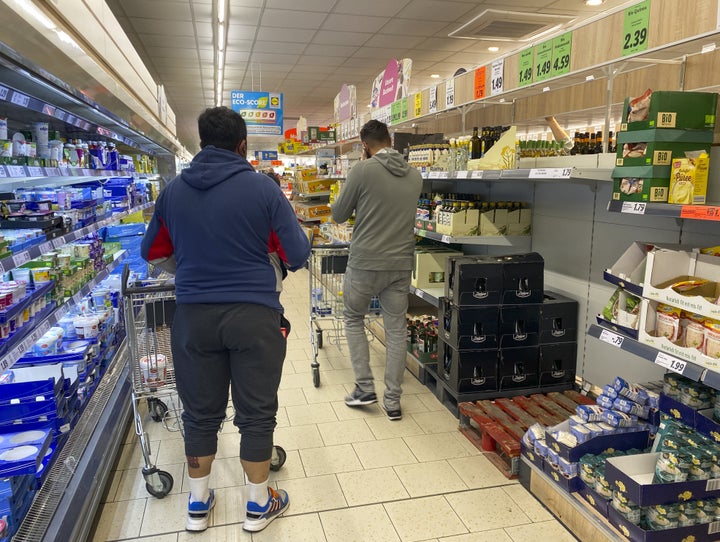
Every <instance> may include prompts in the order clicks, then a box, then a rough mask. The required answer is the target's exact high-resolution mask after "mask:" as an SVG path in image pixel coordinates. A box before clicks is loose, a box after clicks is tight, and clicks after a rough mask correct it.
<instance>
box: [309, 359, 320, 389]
mask: <svg viewBox="0 0 720 542" xmlns="http://www.w3.org/2000/svg"><path fill="white" fill-rule="evenodd" d="M311 366H312V374H313V385H314V386H315V387H316V388H319V387H320V364H319V363H318V362H317V361H316V362H314V363H312V364H311Z"/></svg>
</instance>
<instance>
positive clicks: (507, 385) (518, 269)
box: [437, 253, 578, 396]
mask: <svg viewBox="0 0 720 542" xmlns="http://www.w3.org/2000/svg"><path fill="white" fill-rule="evenodd" d="M543 270H544V261H543V259H542V257H541V256H540V255H539V254H537V253H528V254H519V255H510V256H502V257H494V256H449V257H448V258H447V263H446V271H445V278H446V280H445V292H444V294H445V295H444V297H443V298H442V299H440V307H439V310H438V320H439V322H440V334H439V335H440V341H439V345H438V367H437V373H438V377H439V378H440V379H441V380H442V381H443V382H445V383H446V384H447V386H449V388H450V389H451V390H452V391H453V392H454V393H478V392H481V393H488V396H492V392H497V391H503V392H504V391H508V390H522V393H531V392H533V391H535V390H542V389H547V388H550V387H558V389H560V388H563V387H565V388H566V389H569V388H570V387H572V385H573V384H574V382H575V361H576V350H577V342H576V341H577V318H578V314H577V313H578V305H577V302H576V301H573V300H571V299H568V298H565V297H563V296H561V295H559V294H555V293H552V292H544V291H543ZM518 393H520V392H518Z"/></svg>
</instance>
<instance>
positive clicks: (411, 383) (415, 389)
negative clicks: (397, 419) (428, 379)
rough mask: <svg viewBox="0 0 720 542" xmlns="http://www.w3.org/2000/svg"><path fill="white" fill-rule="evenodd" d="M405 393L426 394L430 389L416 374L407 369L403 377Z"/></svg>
mask: <svg viewBox="0 0 720 542" xmlns="http://www.w3.org/2000/svg"><path fill="white" fill-rule="evenodd" d="M402 388H403V394H408V395H410V394H420V395H424V394H427V392H428V389H427V387H426V386H425V384H421V383H420V381H419V380H418V379H417V378H415V376H414V375H413V374H412V373H411V372H409V371H405V378H404V379H403V385H402Z"/></svg>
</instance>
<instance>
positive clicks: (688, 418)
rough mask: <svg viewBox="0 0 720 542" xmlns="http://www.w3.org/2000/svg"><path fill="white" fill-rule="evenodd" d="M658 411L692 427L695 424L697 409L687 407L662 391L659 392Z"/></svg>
mask: <svg viewBox="0 0 720 542" xmlns="http://www.w3.org/2000/svg"><path fill="white" fill-rule="evenodd" d="M660 412H662V413H663V414H666V415H667V416H669V417H670V418H671V419H673V420H676V421H679V422H682V423H684V424H685V425H687V426H688V427H692V428H693V429H694V428H695V426H696V425H697V418H698V411H697V409H695V408H692V407H689V406H687V405H685V404H683V403H681V402H680V401H678V400H677V399H674V398H672V397H670V396H669V395H665V394H664V393H661V394H660Z"/></svg>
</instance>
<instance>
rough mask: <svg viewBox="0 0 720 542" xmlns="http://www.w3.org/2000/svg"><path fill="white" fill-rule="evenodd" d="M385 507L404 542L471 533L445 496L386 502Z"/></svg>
mask: <svg viewBox="0 0 720 542" xmlns="http://www.w3.org/2000/svg"><path fill="white" fill-rule="evenodd" d="M383 506H384V507H385V510H387V512H388V515H389V516H390V519H391V520H392V522H393V525H394V526H395V529H396V530H397V532H398V534H399V535H400V538H401V540H403V542H415V541H421V540H428V539H432V538H440V537H443V536H452V535H456V534H463V533H467V532H468V529H467V528H466V527H465V525H463V522H462V521H461V520H460V518H459V517H458V516H457V514H455V512H454V511H453V507H451V506H450V504H448V502H447V501H446V500H445V498H444V497H440V496H438V497H423V498H420V499H412V500H407V501H397V502H390V503H385V504H384V505H383Z"/></svg>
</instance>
